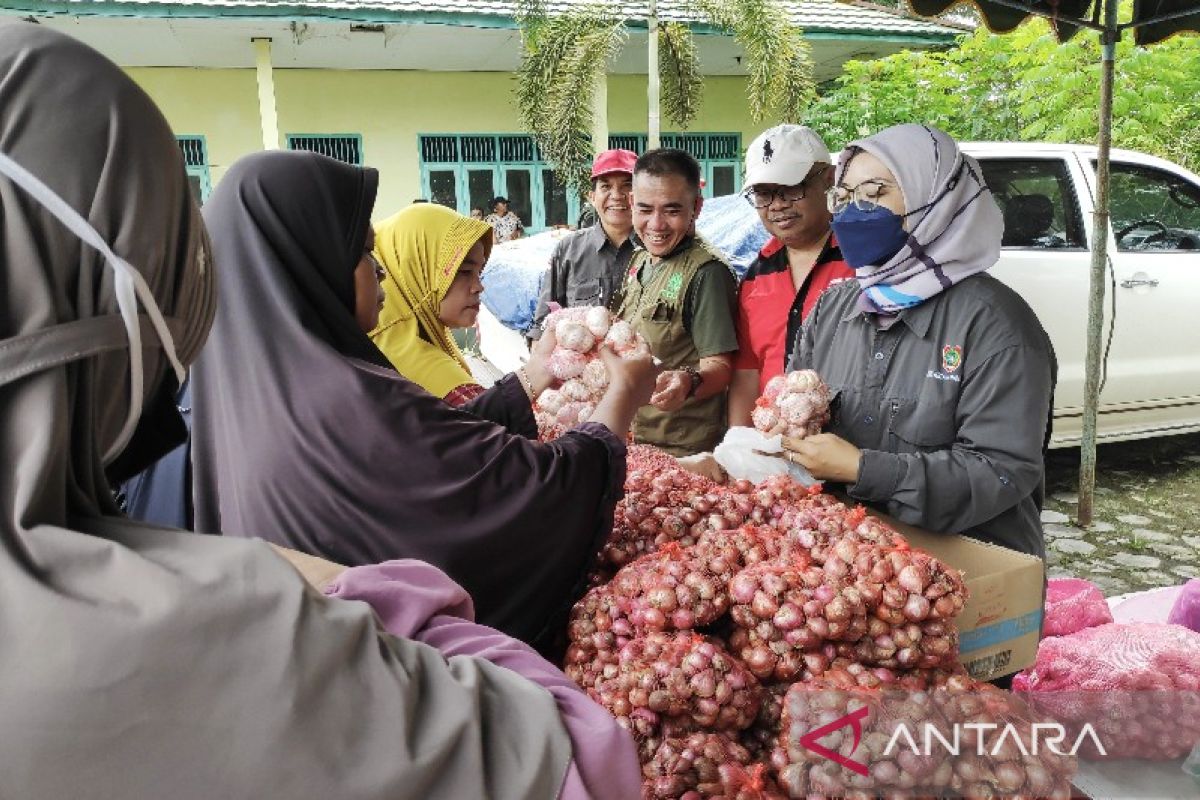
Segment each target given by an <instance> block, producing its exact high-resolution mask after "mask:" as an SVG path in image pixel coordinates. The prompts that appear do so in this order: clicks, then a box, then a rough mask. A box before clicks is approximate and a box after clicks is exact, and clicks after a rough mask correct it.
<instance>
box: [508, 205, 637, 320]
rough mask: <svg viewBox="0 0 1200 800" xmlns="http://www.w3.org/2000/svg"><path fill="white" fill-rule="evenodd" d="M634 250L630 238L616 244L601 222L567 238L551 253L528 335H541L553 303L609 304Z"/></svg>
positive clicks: (571, 305)
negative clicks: (610, 239)
mask: <svg viewBox="0 0 1200 800" xmlns="http://www.w3.org/2000/svg"><path fill="white" fill-rule="evenodd" d="M633 251H634V246H633V242H632V241H631V240H630V239H626V240H625V241H624V242H623V243H622V244H621V246H620V247H614V246H613V243H612V242H611V241H609V239H608V234H606V233H605V232H604V226H602V225H600V224H599V223H597V224H595V225H593V226H592V227H590V228H584V229H583V230H580V231H575V232H574V233H572V234H571V235H570V236H567V237H565V238H564V239H563V240H562V241H560V242H559V243H558V245H557V246H556V247H555V248H554V253H553V254H552V255H551V256H550V270H549V271H548V272H547V273H546V275H545V276H544V277H543V278H542V292H541V296H540V297H539V298H538V304H537V310H536V311H534V314H533V328H532V329H530V330H529V331H528V333H527V334H526V335H527V336H529V337H530V338H532V339H536V338H538V337H539V336H541V335H542V329H541V323H542V320H543V319H545V318H546V315H547V314H549V313H550V305H549V304H550V303H551V302H555V303H558V304H559V305H560V306H562V307H564V308H571V307H575V306H607V305H608V303H609V301H610V300H611V299H612V296H613V294H615V293H616V291H617V289H619V288H621V283H622V282H623V281H624V280H625V272H626V270H628V269H629V260H630V259H631V258H632V257H633Z"/></svg>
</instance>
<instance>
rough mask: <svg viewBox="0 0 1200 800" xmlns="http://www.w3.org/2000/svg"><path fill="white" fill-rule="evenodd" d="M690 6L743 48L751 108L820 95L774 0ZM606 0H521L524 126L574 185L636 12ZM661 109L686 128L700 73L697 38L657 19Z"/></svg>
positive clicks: (801, 107)
mask: <svg viewBox="0 0 1200 800" xmlns="http://www.w3.org/2000/svg"><path fill="white" fill-rule="evenodd" d="M691 7H692V9H693V10H694V11H696V12H697V13H698V14H700V15H701V16H703V18H704V19H706V20H707V21H708V22H710V23H711V24H712V25H713V26H715V27H717V28H721V29H723V30H726V31H729V32H731V33H732V34H733V36H734V40H735V41H736V42H737V43H738V44H739V45H741V46H742V48H743V50H744V52H745V63H746V66H747V71H748V73H749V74H748V78H747V86H746V91H747V96H748V100H749V105H750V113H751V116H752V117H753V118H754V119H755V120H761V119H763V118H764V117H766V116H768V115H771V116H775V117H779V118H780V119H782V120H784V121H799V120H800V118H801V117H802V116H803V114H804V112H805V109H806V108H807V106H808V105H809V104H810V103H811V102H812V101H813V100H814V99H815V97H816V90H815V86H814V83H813V78H812V60H811V56H810V53H809V48H808V43H807V42H806V41H805V40H804V38H803V35H802V33H801V31H800V29H799V28H796V27H794V26H793V25H792V24H791V20H790V19H789V17H788V12H787V9H786V8H785V7H784V6H783V5H781V4H779V3H777V2H773V0H691ZM617 8H618V6H616V5H615V4H608V3H604V2H597V3H595V4H594V5H589V6H584V7H580V8H577V9H574V10H572V11H570V12H567V13H564V14H549V13H548V12H547V11H546V8H545V5H544V2H543V0H521V2H520V3H519V7H518V21H519V22H520V24H521V30H522V39H523V53H522V59H521V66H520V68H519V69H518V70H517V88H516V103H517V108H518V111H519V113H520V115H521V119H522V123H523V124H524V126H525V128H526V129H527V130H528V131H529V132H530V133H532V134H533V136H534V138H535V139H536V140H537V142H538V145H539V147H540V148H541V150H542V153H543V156H544V157H545V159H546V160H547V161H548V162H549V163H550V164H551V165H553V166H554V168H555V171H556V172H557V173H558V175H559V177H560V178H561V179H563V180H564V182H566V183H567V184H568V185H571V186H573V187H575V188H577V189H582V188H583V187H584V186H586V185H587V176H588V170H587V165H588V163H589V162H590V161H591V156H592V144H593V143H592V137H591V129H592V121H593V120H592V114H593V110H592V109H593V99H594V97H595V94H596V90H597V83H598V81H599V80H602V79H603V76H604V74H605V72H606V70H607V66H608V62H609V60H610V59H612V58H613V57H614V56H616V55H617V54H618V53H619V52H620V51H621V48H622V46H623V45H624V44H625V40H626V38H627V34H628V26H629V22H630V20H628V19H627V18H625V17H624V16H623V15H622V14H620V13H619V11H618V10H614V9H617ZM657 66H658V72H659V75H660V78H661V89H660V91H661V96H662V101H661V105H662V111H663V112H665V115H666V117H667V118H668V119H670V120H671V121H672V122H674V124H675V125H677V126H678V127H679V128H680V129H683V130H686V129H687V127H688V126H689V125H690V124H691V122H692V120H693V119H694V118H695V115H696V112H697V111H698V110H699V107H700V101H701V98H702V96H703V90H704V81H703V73H702V71H701V68H700V61H699V57H698V55H697V52H696V45H695V41H694V40H693V38H692V32H691V30H690V29H689V28H688V26H686V25H683V24H681V23H678V22H668V23H665V24H660V25H659V28H658V65H657Z"/></svg>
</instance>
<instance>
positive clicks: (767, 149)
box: [763, 139, 775, 164]
mask: <svg viewBox="0 0 1200 800" xmlns="http://www.w3.org/2000/svg"><path fill="white" fill-rule="evenodd" d="M774 156H775V149H774V148H773V147H771V140H770V139H767V140H766V141H765V142H763V163H764V164H770V163H771V159H772V158H774Z"/></svg>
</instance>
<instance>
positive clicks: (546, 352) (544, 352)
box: [525, 328, 557, 397]
mask: <svg viewBox="0 0 1200 800" xmlns="http://www.w3.org/2000/svg"><path fill="white" fill-rule="evenodd" d="M555 344H557V342H556V340H555V338H554V331H553V330H551V329H550V328H547V329H545V330H544V331H542V335H541V337H540V338H539V339H538V340H537V341H536V342H534V343H533V348H532V349H531V350H530V352H529V361H528V362H526V364H525V374H526V375H528V376H529V383H530V388H532V389H533V396H534V397H537V396H538V395H540V394H541V393H542V392H544V391H546V390H547V389H549V388H550V387H551V386H553V385H554V383H555V380H554V376H553V375H551V374H550V367H549V365H548V362H549V361H550V354H551V353H553V352H554V345H555Z"/></svg>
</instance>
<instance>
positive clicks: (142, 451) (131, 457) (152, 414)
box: [104, 369, 188, 487]
mask: <svg viewBox="0 0 1200 800" xmlns="http://www.w3.org/2000/svg"><path fill="white" fill-rule="evenodd" d="M185 384H186V381H185ZM177 394H179V382H178V381H176V380H175V373H174V372H173V371H172V370H169V369H168V370H167V374H166V376H164V377H163V379H162V381H161V382H160V383H159V385H158V391H156V392H155V393H154V395H153V396H152V397H150V398H148V399H147V400H146V403H145V405H144V406H143V408H142V416H141V417H140V418H139V419H138V423H137V427H136V428H134V429H133V436H132V437H130V439H129V444H127V445H126V446H125V449H124V450H122V451H121V454H120V455H119V456H117V459H116V460H115V461H113V462H112V463H111V464H109V465H108V466H107V467H105V468H104V475H105V477H107V478H108V485H109V486H113V487H116V486H119V485H120V484H122V483H124V482H125V481H127V480H129V479H130V478H132V477H133V476H134V475H137V474H138V473H140V472H143V471H144V470H146V469H147V468H148V467H150V466H151V465H152V464H154V463H155V462H157V461H158V460H159V459H160V458H162V457H163V456H165V455H166V454H167V453H169V452H171V451H172V450H174V449H175V448H176V447H178V446H179V445H181V444H183V443H185V442H186V441H187V440H188V429H187V425H186V424H184V421H183V416H182V415H181V414H180V413H179V405H178V403H177V398H176V395H177Z"/></svg>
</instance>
